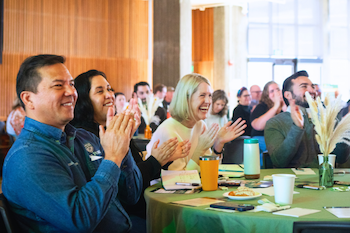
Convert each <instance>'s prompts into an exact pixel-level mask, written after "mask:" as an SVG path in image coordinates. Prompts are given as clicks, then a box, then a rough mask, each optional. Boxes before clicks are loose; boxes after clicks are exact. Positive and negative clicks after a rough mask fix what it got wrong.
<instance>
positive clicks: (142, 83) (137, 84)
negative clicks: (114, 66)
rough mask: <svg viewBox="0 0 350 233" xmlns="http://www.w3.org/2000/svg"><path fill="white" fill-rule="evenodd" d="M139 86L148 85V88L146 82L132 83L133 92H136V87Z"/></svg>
mask: <svg viewBox="0 0 350 233" xmlns="http://www.w3.org/2000/svg"><path fill="white" fill-rule="evenodd" d="M139 86H148V87H149V88H151V87H150V85H149V84H148V82H138V83H136V84H135V85H134V92H135V93H137V89H138V88H139Z"/></svg>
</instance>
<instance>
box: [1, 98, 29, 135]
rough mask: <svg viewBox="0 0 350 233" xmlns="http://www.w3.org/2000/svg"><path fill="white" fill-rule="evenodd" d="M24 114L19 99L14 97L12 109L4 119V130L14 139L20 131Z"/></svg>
mask: <svg viewBox="0 0 350 233" xmlns="http://www.w3.org/2000/svg"><path fill="white" fill-rule="evenodd" d="M25 116H26V113H25V111H24V109H23V107H22V105H21V101H20V100H19V99H18V98H16V99H15V101H14V102H13V106H12V111H11V113H10V115H9V116H8V118H7V121H6V132H7V133H8V134H9V135H11V136H13V137H14V138H15V139H16V138H17V136H18V135H19V134H20V133H21V131H22V128H23V126H24V119H25Z"/></svg>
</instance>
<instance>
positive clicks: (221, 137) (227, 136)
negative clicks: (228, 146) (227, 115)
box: [217, 118, 247, 145]
mask: <svg viewBox="0 0 350 233" xmlns="http://www.w3.org/2000/svg"><path fill="white" fill-rule="evenodd" d="M231 123H232V121H229V122H227V123H226V124H225V125H224V126H223V127H222V128H221V129H220V131H219V133H218V137H217V141H218V143H221V144H222V145H223V144H225V143H227V142H230V141H232V140H234V139H236V138H238V137H239V136H241V135H242V134H243V133H244V129H245V128H246V127H247V125H246V124H244V123H245V120H242V118H238V119H237V120H236V121H235V122H234V123H233V124H232V125H231V126H230V124H231Z"/></svg>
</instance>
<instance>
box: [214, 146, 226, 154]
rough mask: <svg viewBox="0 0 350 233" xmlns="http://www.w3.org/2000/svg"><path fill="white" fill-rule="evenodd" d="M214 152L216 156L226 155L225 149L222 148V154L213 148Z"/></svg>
mask: <svg viewBox="0 0 350 233" xmlns="http://www.w3.org/2000/svg"><path fill="white" fill-rule="evenodd" d="M213 152H214V154H216V155H222V154H223V153H224V148H222V150H221V152H217V151H216V150H215V148H214V147H213Z"/></svg>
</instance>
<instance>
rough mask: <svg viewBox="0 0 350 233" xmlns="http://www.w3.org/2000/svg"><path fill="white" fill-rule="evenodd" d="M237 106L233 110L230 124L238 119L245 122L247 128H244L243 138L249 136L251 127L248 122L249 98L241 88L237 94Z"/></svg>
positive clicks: (245, 90) (244, 88)
mask: <svg viewBox="0 0 350 233" xmlns="http://www.w3.org/2000/svg"><path fill="white" fill-rule="evenodd" d="M237 98H238V105H237V107H236V108H235V109H234V110H233V116H232V122H235V121H236V120H237V119H238V118H242V120H245V123H246V125H247V128H245V132H244V134H243V135H244V136H250V134H251V131H252V125H251V122H250V112H251V109H252V107H251V106H250V102H251V98H250V94H249V91H248V90H247V88H246V87H242V88H241V89H239V90H238V93H237Z"/></svg>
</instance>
